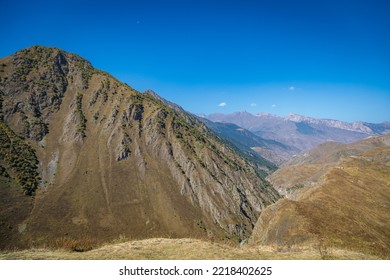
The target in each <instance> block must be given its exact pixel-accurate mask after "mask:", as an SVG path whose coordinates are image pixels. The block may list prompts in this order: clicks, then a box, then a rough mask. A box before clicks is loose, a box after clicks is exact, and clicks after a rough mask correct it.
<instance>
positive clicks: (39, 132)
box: [0, 47, 279, 248]
mask: <svg viewBox="0 0 390 280" xmlns="http://www.w3.org/2000/svg"><path fill="white" fill-rule="evenodd" d="M0 67H1V69H0V70H1V71H0V89H1V105H2V107H1V109H2V110H1V113H2V119H1V124H2V125H3V126H4V127H5V128H4V129H2V130H0V132H1V133H2V134H1V135H0V136H1V139H2V143H1V144H2V145H3V146H2V147H4V149H3V148H2V156H1V158H0V166H1V168H2V170H4V172H2V175H0V176H1V178H0V179H1V180H0V182H1V186H0V188H1V192H2V194H3V195H4V196H2V201H1V205H0V207H1V212H0V215H1V216H0V218H1V224H0V226H1V231H0V233H1V234H2V236H1V238H0V240H1V242H0V248H1V247H2V248H5V247H15V246H23V245H24V244H37V243H38V244H45V243H47V244H50V243H51V242H54V241H55V240H57V239H59V238H62V237H64V236H69V237H72V238H81V237H88V236H92V237H94V238H97V239H98V240H110V239H113V238H116V237H118V236H119V235H124V236H127V237H129V238H137V239H139V238H147V237H160V236H171V237H198V236H208V237H210V238H232V237H234V238H237V239H242V238H245V237H246V236H249V234H250V233H251V231H252V227H253V225H254V224H255V222H256V220H257V218H258V216H259V214H260V212H261V211H262V209H263V208H265V207H266V206H267V205H269V204H271V203H273V202H275V201H276V200H277V199H278V198H279V196H278V194H277V192H276V191H275V190H274V189H273V188H272V187H271V186H270V185H269V184H268V183H267V182H265V181H264V180H263V179H262V178H261V177H260V175H259V174H260V172H259V169H257V168H255V167H254V165H253V164H252V163H251V162H249V161H248V160H246V159H243V158H242V157H240V156H238V155H237V154H236V153H235V152H234V151H233V150H232V149H231V148H230V146H229V145H228V144H226V143H224V142H221V141H220V140H219V138H217V137H216V136H215V135H214V134H213V133H211V132H210V131H209V130H208V129H207V128H206V127H205V126H204V124H203V123H201V122H200V121H198V120H196V119H195V118H194V117H192V116H191V115H189V114H187V113H185V112H184V111H182V110H179V109H177V108H173V107H172V106H168V104H167V103H164V102H163V101H162V100H160V99H158V98H156V97H154V96H153V95H151V94H146V93H145V94H142V93H139V92H137V91H136V90H134V89H132V88H130V87H129V86H127V85H125V84H123V83H121V82H119V81H117V80H116V79H115V78H113V77H112V76H110V75H109V74H107V73H104V72H102V71H99V70H96V69H94V68H93V67H92V66H91V64H90V63H89V62H87V61H86V60H84V59H82V58H81V57H79V56H77V55H74V54H70V53H67V52H64V51H62V50H59V49H56V48H43V47H31V48H29V49H25V50H22V51H19V52H17V53H16V54H14V55H12V56H9V57H6V58H4V59H1V61H0ZM7 129H8V130H10V131H11V132H10V133H11V134H12V135H14V136H13V137H14V138H15V139H18V141H19V142H20V143H21V144H23V145H24V146H22V148H20V151H26V152H23V153H28V155H30V154H31V155H30V156H29V157H28V158H29V160H27V161H26V160H25V156H23V155H24V154H23V153H16V154H17V156H12V155H14V154H15V143H18V141H16V142H15V141H13V140H12V139H11V138H10V137H8V136H7V137H6V131H8V130H7ZM35 157H36V158H35ZM34 158H35V159H36V162H35V159H34ZM15 162H16V163H15ZM19 162H20V163H19ZM37 163H38V165H37ZM14 165H19V167H14ZM37 167H38V168H37ZM17 168H19V169H17ZM18 170H19V171H18ZM18 172H19V173H18ZM34 172H37V173H39V174H38V175H34V174H35V173H34ZM5 173H7V174H8V176H9V177H5V175H4V174H5ZM23 174H30V175H29V176H27V175H26V176H27V177H26V178H27V179H23V178H24V177H23V176H24V175H23ZM22 175H23V176H22ZM20 178H22V179H23V180H21V179H20ZM26 188H27V189H29V190H30V192H29V193H27V194H26V195H27V196H26V195H19V193H18V191H20V193H22V194H23V189H26ZM28 195H31V196H28ZM26 197H27V198H26ZM21 208H23V212H20V211H19V210H18V209H21ZM15 213H18V214H17V215H18V216H17V217H16V216H15V215H16V214H15ZM17 229H19V230H17Z"/></svg>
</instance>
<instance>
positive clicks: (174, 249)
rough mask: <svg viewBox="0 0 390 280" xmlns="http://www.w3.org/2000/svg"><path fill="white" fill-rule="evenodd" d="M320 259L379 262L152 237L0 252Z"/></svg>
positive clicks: (56, 256) (60, 256)
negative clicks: (77, 248) (83, 248)
mask: <svg viewBox="0 0 390 280" xmlns="http://www.w3.org/2000/svg"><path fill="white" fill-rule="evenodd" d="M1 259H3V260H7V259H8V260H18V259H24V260H42V259H44V260H67V259H68V260H74V259H76V260H82V259H85V260H260V259H261V260H319V259H347V260H349V259H359V260H370V259H378V257H377V256H375V255H368V254H363V253H359V252H354V251H348V250H341V249H330V250H328V251H327V253H326V254H324V253H323V252H322V251H321V250H319V249H318V248H317V247H315V246H305V247H290V248H287V247H280V246H243V247H238V246H231V245H228V244H223V243H212V242H210V241H205V240H199V239H188V238H186V239H163V238H153V239H146V240H138V241H129V242H118V243H115V242H114V244H107V245H104V246H101V247H100V248H97V249H93V250H90V251H87V252H74V251H71V250H64V249H57V250H53V249H47V248H40V249H38V248H37V249H29V250H24V251H9V252H2V253H0V260H1Z"/></svg>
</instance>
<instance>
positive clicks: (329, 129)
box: [203, 111, 390, 154]
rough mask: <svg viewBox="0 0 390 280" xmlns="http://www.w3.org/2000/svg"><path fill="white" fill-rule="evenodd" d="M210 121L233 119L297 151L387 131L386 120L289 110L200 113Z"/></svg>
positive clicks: (264, 136)
mask: <svg viewBox="0 0 390 280" xmlns="http://www.w3.org/2000/svg"><path fill="white" fill-rule="evenodd" d="M203 117H205V118H207V119H208V120H210V121H212V122H219V123H233V124H236V125H238V126H240V127H242V128H244V129H247V130H249V131H250V132H252V133H254V134H255V135H257V136H260V137H261V138H263V139H268V140H274V141H277V142H280V143H282V144H285V145H286V146H289V147H293V148H294V149H296V150H297V151H298V152H296V153H295V154H298V153H300V152H303V151H306V150H309V149H311V148H314V147H315V146H317V145H319V144H322V143H325V142H327V141H335V142H343V143H352V142H355V141H358V140H361V139H364V138H366V137H368V136H375V135H383V134H386V133H389V132H390V123H389V122H383V123H380V124H371V123H366V122H361V121H359V122H354V123H347V122H342V121H338V120H330V119H315V118H311V117H306V116H301V115H297V114H290V115H288V116H286V117H279V116H276V115H272V114H269V113H259V114H257V115H253V114H250V113H248V112H246V111H242V112H236V113H232V114H220V113H218V114H211V115H207V116H203Z"/></svg>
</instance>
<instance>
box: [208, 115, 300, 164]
mask: <svg viewBox="0 0 390 280" xmlns="http://www.w3.org/2000/svg"><path fill="white" fill-rule="evenodd" d="M201 120H202V121H203V122H204V123H205V124H206V125H207V126H208V127H209V128H210V129H212V130H214V131H215V132H216V133H218V134H219V135H220V136H221V137H223V138H225V139H228V140H229V141H231V142H232V143H233V144H234V145H236V146H237V147H238V148H239V149H241V150H243V151H246V152H247V153H249V154H251V155H252V156H253V157H256V156H257V157H258V156H259V155H260V156H261V157H263V158H265V159H267V160H269V161H271V162H272V163H274V164H276V165H280V164H282V163H284V162H285V161H286V160H288V159H290V158H291V157H292V156H293V155H296V154H297V153H299V150H298V149H296V148H293V147H290V146H287V145H285V144H282V143H280V142H277V141H275V140H270V139H264V138H261V137H260V136H258V135H256V134H253V133H252V132H250V131H249V130H247V129H245V128H242V127H239V126H237V125H235V124H232V123H222V122H212V121H210V120H207V119H204V118H201Z"/></svg>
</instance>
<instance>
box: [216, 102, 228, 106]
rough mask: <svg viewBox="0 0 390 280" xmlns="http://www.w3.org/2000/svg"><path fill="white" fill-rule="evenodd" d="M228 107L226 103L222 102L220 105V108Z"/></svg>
mask: <svg viewBox="0 0 390 280" xmlns="http://www.w3.org/2000/svg"><path fill="white" fill-rule="evenodd" d="M226 105H227V104H226V102H221V103H219V104H218V106H219V107H225V106H226Z"/></svg>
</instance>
